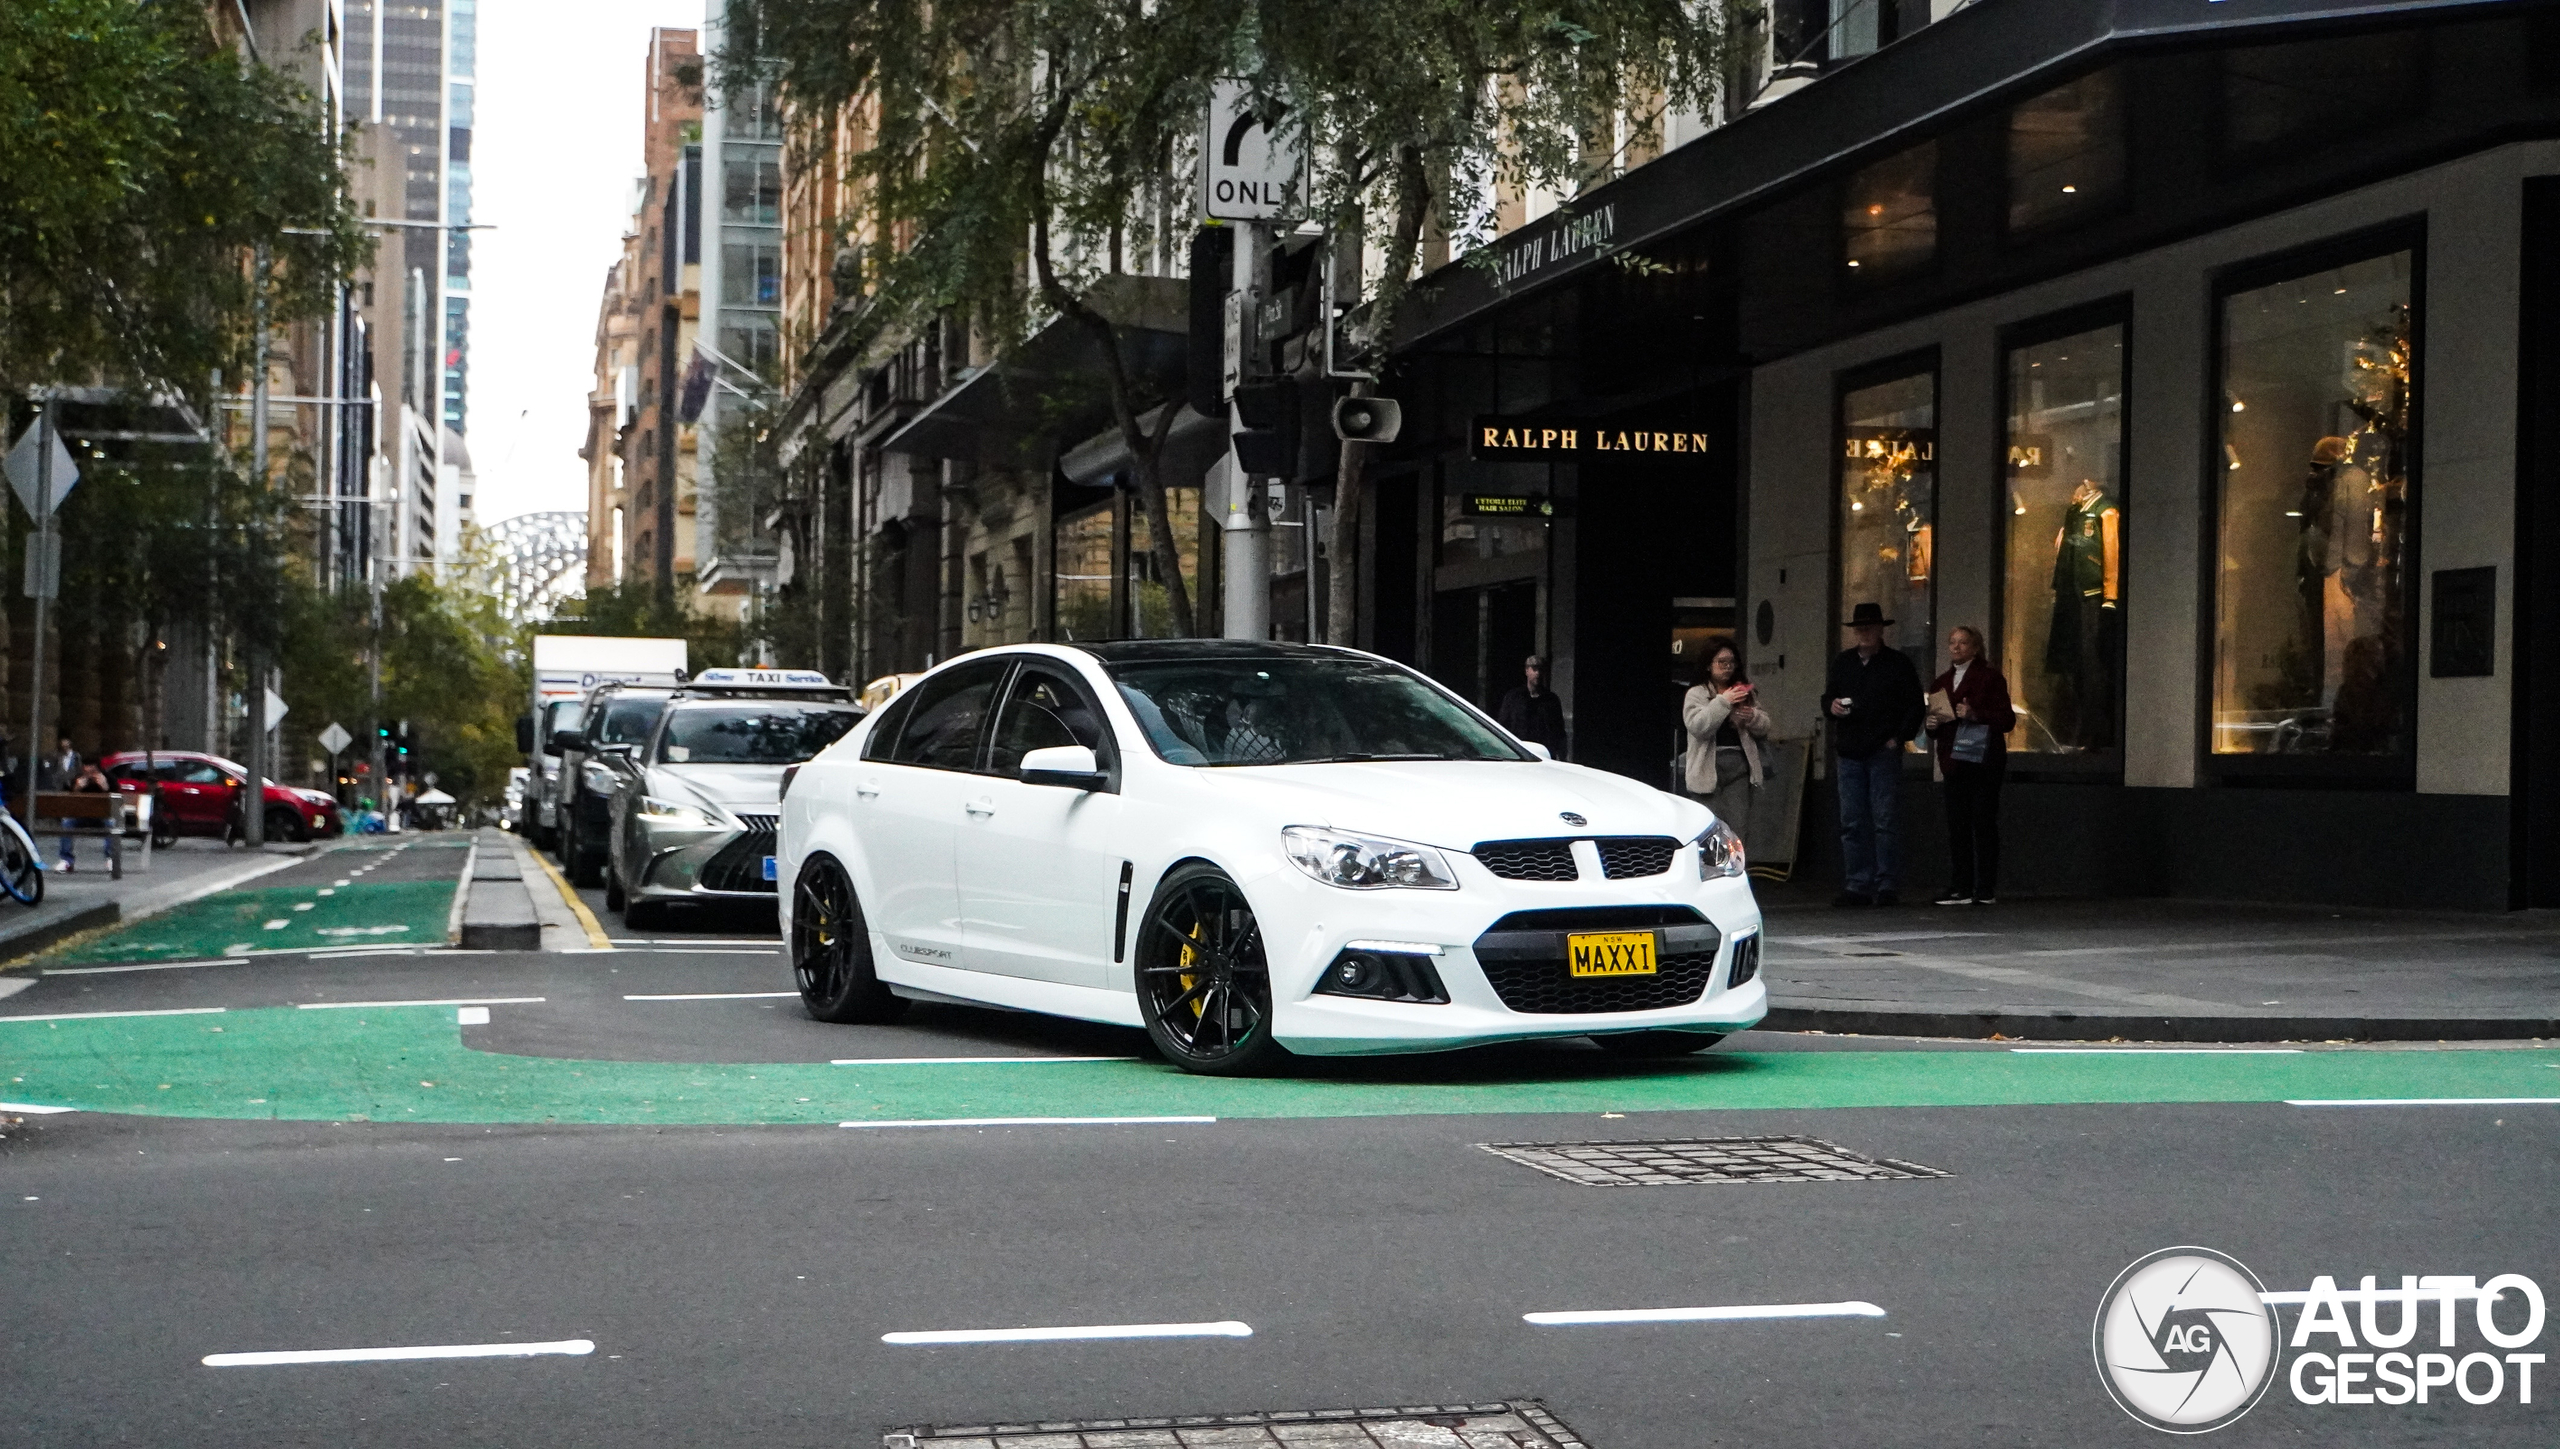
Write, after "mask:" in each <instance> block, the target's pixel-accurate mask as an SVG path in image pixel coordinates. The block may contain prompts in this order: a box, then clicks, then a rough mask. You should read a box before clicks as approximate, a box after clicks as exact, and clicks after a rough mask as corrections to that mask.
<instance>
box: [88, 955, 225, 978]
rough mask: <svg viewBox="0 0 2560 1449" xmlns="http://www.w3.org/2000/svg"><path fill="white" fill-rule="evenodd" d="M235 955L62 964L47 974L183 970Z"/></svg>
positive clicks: (221, 961) (110, 973)
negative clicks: (125, 963)
mask: <svg viewBox="0 0 2560 1449" xmlns="http://www.w3.org/2000/svg"><path fill="white" fill-rule="evenodd" d="M238 959H240V958H238V957H237V956H233V957H228V958H219V957H218V958H215V959H213V960H209V961H145V962H142V963H140V964H138V965H133V966H64V967H61V968H58V969H54V970H48V971H46V972H45V973H44V974H45V975H47V976H109V975H113V974H115V973H117V972H119V971H183V970H186V969H188V968H189V967H194V966H221V965H226V964H228V963H229V962H230V961H236V960H238Z"/></svg>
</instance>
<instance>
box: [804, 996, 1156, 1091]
mask: <svg viewBox="0 0 2560 1449" xmlns="http://www.w3.org/2000/svg"><path fill="white" fill-rule="evenodd" d="M783 994H784V995H786V996H797V995H799V994H800V993H799V992H797V991H787V992H784V993H783ZM1136 1060H1137V1058H1136V1057H837V1058H836V1059H835V1060H834V1061H831V1062H829V1063H827V1065H828V1066H831V1067H979V1066H1004V1067H1009V1066H1015V1065H1018V1064H1027V1063H1032V1062H1134V1061H1136ZM1035 1120H1050V1121H1056V1120H1062V1119H1056V1118H1049V1119H1035ZM1132 1120H1137V1119H1132ZM1145 1120H1149V1121H1153V1120H1157V1119H1153V1118H1149V1119H1145Z"/></svg>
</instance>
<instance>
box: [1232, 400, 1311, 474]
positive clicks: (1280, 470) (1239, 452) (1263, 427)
mask: <svg viewBox="0 0 2560 1449" xmlns="http://www.w3.org/2000/svg"><path fill="white" fill-rule="evenodd" d="M1236 422H1237V423H1238V424H1240V425H1241V426H1240V427H1239V429H1238V431H1237V433H1236V462H1237V464H1238V465H1239V466H1241V467H1242V468H1243V469H1244V471H1246V472H1247V473H1250V474H1252V475H1253V476H1255V477H1257V478H1294V477H1296V476H1297V475H1298V384H1297V383H1296V382H1294V381H1292V380H1291V379H1289V378H1285V377H1281V378H1274V379H1272V380H1271V381H1269V382H1249V383H1246V384H1244V385H1243V386H1242V387H1239V388H1237V389H1236Z"/></svg>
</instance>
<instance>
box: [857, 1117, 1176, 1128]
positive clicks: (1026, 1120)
mask: <svg viewBox="0 0 2560 1449" xmlns="http://www.w3.org/2000/svg"><path fill="white" fill-rule="evenodd" d="M1217 1120H1218V1119H1217V1118H1215V1117H917V1118H913V1119H910V1120H907V1121H903V1122H838V1123H837V1124H836V1125H837V1126H839V1127H1095V1126H1121V1125H1128V1126H1141V1127H1144V1126H1173V1125H1178V1124H1181V1123H1187V1122H1215V1121H1217Z"/></svg>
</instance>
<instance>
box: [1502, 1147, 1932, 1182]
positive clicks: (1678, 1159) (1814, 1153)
mask: <svg viewBox="0 0 2560 1449" xmlns="http://www.w3.org/2000/svg"><path fill="white" fill-rule="evenodd" d="M1477 1145H1479V1146H1481V1147H1483V1148H1484V1150H1485V1151H1487V1152H1490V1153H1492V1154H1494V1155H1495V1156H1497V1157H1508V1158H1510V1159H1511V1160H1512V1161H1514V1162H1518V1163H1523V1164H1525V1165H1527V1166H1530V1167H1534V1168H1536V1169H1538V1170H1539V1171H1540V1172H1543V1173H1545V1174H1546V1175H1548V1176H1549V1177H1561V1178H1563V1179H1564V1180H1565V1181H1567V1182H1579V1183H1582V1184H1584V1185H1586V1186H1590V1187H1678V1186H1683V1185H1686V1184H1688V1183H1693V1182H1891V1181H1899V1180H1905V1179H1910V1178H1916V1177H1953V1176H1955V1174H1954V1173H1952V1172H1941V1171H1939V1170H1938V1169H1937V1168H1934V1167H1923V1166H1921V1165H1920V1164H1919V1163H1916V1162H1900V1161H1896V1160H1895V1159H1893V1158H1890V1157H1868V1156H1866V1155H1865V1154H1863V1153H1857V1152H1852V1151H1850V1150H1849V1149H1848V1148H1846V1147H1841V1146H1838V1145H1836V1144H1834V1143H1829V1142H1825V1141H1823V1140H1822V1139H1821V1138H1819V1137H1704V1138H1698V1137H1689V1138H1680V1137H1670V1138H1658V1139H1654V1140H1649V1141H1641V1142H1485V1143H1479V1144H1477Z"/></svg>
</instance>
